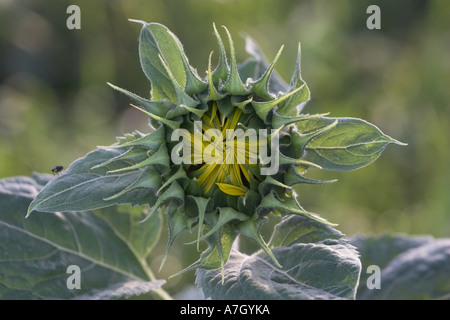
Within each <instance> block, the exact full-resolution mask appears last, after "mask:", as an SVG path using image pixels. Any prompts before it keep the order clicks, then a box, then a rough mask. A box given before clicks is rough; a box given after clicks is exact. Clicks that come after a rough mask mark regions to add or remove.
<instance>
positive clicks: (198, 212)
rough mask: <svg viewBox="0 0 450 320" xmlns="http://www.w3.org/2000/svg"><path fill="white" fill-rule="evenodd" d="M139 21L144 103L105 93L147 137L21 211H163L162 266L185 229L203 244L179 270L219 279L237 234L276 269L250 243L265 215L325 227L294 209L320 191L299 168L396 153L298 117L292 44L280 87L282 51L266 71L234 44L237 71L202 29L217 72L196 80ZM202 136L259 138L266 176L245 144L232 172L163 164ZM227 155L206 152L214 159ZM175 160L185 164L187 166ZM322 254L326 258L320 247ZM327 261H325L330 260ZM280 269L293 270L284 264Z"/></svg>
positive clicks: (373, 138) (344, 165)
mask: <svg viewBox="0 0 450 320" xmlns="http://www.w3.org/2000/svg"><path fill="white" fill-rule="evenodd" d="M138 22H140V21H138ZM140 23H141V24H142V26H143V27H142V30H141V34H140V38H139V55H140V61H141V65H142V69H143V71H144V73H145V75H146V76H147V78H148V79H149V80H150V82H151V99H147V98H142V97H139V96H137V95H136V94H134V93H132V92H130V91H127V90H125V89H122V88H119V87H117V86H115V85H112V84H110V86H111V87H112V88H114V89H115V90H118V91H119V92H121V93H123V94H125V95H127V96H128V97H130V98H131V99H132V100H134V103H135V104H137V105H138V106H135V107H136V108H138V109H140V110H141V111H143V112H144V113H145V114H147V115H148V116H149V118H150V125H151V127H152V128H153V129H154V130H152V131H151V132H150V133H148V134H143V133H140V132H137V131H136V132H133V133H131V134H127V135H125V136H124V137H120V138H118V140H117V143H115V144H113V145H111V146H107V147H99V148H98V149H96V150H94V151H92V152H91V153H89V154H88V155H86V156H85V157H84V158H81V159H79V160H77V161H75V162H74V163H72V165H71V166H70V167H69V168H68V169H67V170H66V171H65V172H63V173H62V174H59V175H57V176H56V177H55V178H53V179H52V180H51V181H50V182H49V183H48V184H47V185H46V186H45V187H44V188H43V189H42V191H41V192H40V193H39V194H38V196H37V197H36V198H35V199H34V201H33V202H32V203H31V205H30V207H29V210H28V214H30V213H31V211H33V210H36V211H43V212H56V211H78V210H93V209H97V208H102V207H106V206H110V205H116V204H122V203H131V204H132V205H141V204H148V205H149V206H150V207H151V209H150V210H149V213H148V215H147V216H146V218H145V219H148V218H150V217H151V216H152V215H153V214H154V213H155V212H156V211H157V210H158V209H164V212H165V213H166V215H167V221H168V227H169V239H168V244H167V250H166V252H165V257H166V256H167V252H168V250H169V249H170V247H171V246H172V244H173V242H174V239H175V238H176V237H177V235H179V234H180V233H181V232H182V231H184V230H192V229H193V228H195V227H197V231H196V233H197V241H196V243H197V247H199V246H198V243H199V242H200V240H205V241H207V243H208V244H209V247H208V249H207V250H206V251H204V252H203V253H202V254H201V256H200V259H199V260H198V261H197V262H195V263H194V264H193V265H191V266H190V267H188V268H187V269H185V270H190V269H193V268H201V269H206V270H213V269H217V268H220V267H222V277H224V275H225V273H224V272H223V268H224V265H225V263H226V262H227V260H228V258H229V256H230V252H231V248H232V244H233V242H234V241H235V239H236V237H237V236H238V235H239V234H241V235H244V236H246V237H248V238H250V239H253V240H254V241H255V242H256V243H257V244H258V245H259V246H260V247H261V249H262V250H263V251H264V252H265V254H266V255H267V257H269V258H270V259H271V260H272V262H273V263H274V265H275V267H276V268H283V262H282V261H280V262H279V261H278V260H277V258H276V255H277V254H279V253H280V252H281V251H280V250H278V251H276V252H275V254H273V253H272V250H271V248H270V246H269V245H267V244H266V243H265V242H264V240H263V238H262V237H261V234H260V227H261V225H262V224H263V222H264V221H265V220H266V217H267V215H268V214H270V213H275V214H281V215H286V216H288V215H299V216H302V218H303V219H304V221H303V220H302V221H303V222H302V223H303V224H305V223H306V224H307V221H313V222H314V223H319V224H324V225H333V224H331V223H329V222H328V221H327V220H325V219H323V218H321V217H319V216H318V215H316V214H313V213H310V212H308V211H306V210H305V209H303V208H302V207H301V205H300V204H299V203H298V202H297V199H296V194H295V192H294V189H293V187H294V186H295V185H297V184H302V183H307V184H317V183H329V182H332V181H318V180H313V179H311V178H308V177H306V176H304V174H305V173H306V171H307V169H308V168H310V167H314V168H320V169H325V170H338V171H347V170H354V169H358V168H361V167H363V166H365V165H368V164H370V163H371V162H373V161H374V160H375V159H377V158H378V156H379V155H380V154H381V152H382V151H383V150H384V148H385V147H386V146H387V145H389V144H391V143H395V144H400V143H399V142H398V141H397V140H395V139H392V138H390V137H388V136H386V135H385V134H383V133H382V132H381V131H380V130H379V129H378V128H377V127H375V126H374V125H372V124H369V123H367V122H365V121H363V120H360V119H354V118H330V117H326V116H325V115H323V114H315V115H308V114H303V113H301V111H302V107H303V106H304V104H305V103H306V102H307V101H308V100H309V98H310V92H309V89H308V87H307V85H306V83H305V82H304V81H303V79H302V77H301V72H300V46H299V48H298V57H297V63H296V65H295V69H294V72H293V75H292V79H291V81H290V83H289V84H286V83H285V82H284V81H283V80H281V78H280V77H279V76H278V75H277V74H276V73H275V71H274V66H275V63H276V61H277V60H278V58H279V57H280V54H281V51H282V49H280V51H279V52H278V53H277V55H276V57H275V58H274V60H273V62H272V63H270V64H269V63H267V62H266V60H265V58H264V57H263V55H262V54H261V51H260V49H259V48H258V46H257V45H256V44H255V43H254V42H253V41H252V39H250V38H249V37H246V41H247V43H246V48H247V50H248V52H249V53H250V55H251V57H250V58H249V59H248V60H246V61H244V62H243V63H242V64H238V63H237V61H236V57H235V51H234V45H233V41H232V38H231V35H230V33H229V32H228V30H227V29H226V28H224V32H225V34H226V39H227V43H228V49H229V50H228V53H227V52H226V50H225V45H224V42H223V40H222V37H221V36H220V34H219V32H218V31H217V29H216V27H215V26H214V28H213V29H214V35H215V37H216V38H217V42H218V45H219V51H218V57H219V59H218V64H217V66H216V67H215V68H214V69H213V68H212V66H211V59H212V53H211V55H210V56H209V62H208V70H207V72H206V75H205V76H204V77H200V76H199V75H198V73H197V71H196V70H195V69H194V68H193V67H192V66H190V64H189V61H188V58H187V57H186V56H185V53H184V51H183V47H182V45H181V43H180V41H179V40H178V39H177V37H176V36H175V35H174V34H173V33H172V32H171V31H170V30H169V29H167V28H166V27H165V26H163V25H161V24H157V23H149V24H147V23H145V22H140ZM196 121H201V122H202V123H203V124H202V125H203V127H202V128H197V127H196ZM196 128H197V133H196ZM213 128H215V129H217V130H219V131H220V132H221V133H222V136H221V137H220V141H221V142H223V141H224V140H225V136H226V134H225V131H226V129H231V128H232V129H242V130H244V129H246V130H248V129H254V130H266V131H267V132H269V134H268V135H267V137H266V139H265V140H259V141H258V145H259V146H262V145H266V146H267V147H268V148H269V149H270V150H268V154H270V155H277V157H278V158H277V159H278V161H279V163H278V168H277V171H276V172H275V173H273V174H270V175H263V174H262V169H263V168H266V167H267V166H268V164H267V162H265V161H264V159H263V158H262V155H261V153H259V152H257V153H255V154H253V155H254V156H255V157H256V160H257V161H256V163H250V158H251V156H252V152H250V150H249V148H250V145H251V142H249V143H245V142H244V143H243V144H242V145H241V146H240V147H239V145H238V146H237V151H236V152H237V153H239V152H241V153H242V154H243V155H244V158H245V162H244V163H238V162H237V161H235V162H232V163H226V164H221V163H217V162H211V163H208V162H207V161H206V160H205V159H206V158H205V156H204V155H203V158H200V160H201V161H200V162H199V163H191V164H190V163H186V162H182V163H175V161H174V159H173V155H174V154H177V152H178V151H176V150H175V149H174V148H177V147H178V140H176V141H174V140H173V139H172V137H173V134H174V132H178V131H176V130H180V129H183V130H184V131H182V132H187V133H188V134H187V135H188V136H190V137H194V136H195V134H199V135H200V137H201V139H202V140H201V142H200V143H199V144H197V145H195V142H194V145H192V146H191V147H189V146H188V149H189V148H191V149H189V150H192V151H193V153H194V157H195V155H196V154H197V153H196V152H202V154H203V153H204V152H205V151H206V150H207V149H208V147H211V146H212V145H213V139H211V138H210V137H207V138H208V139H209V140H208V139H206V140H205V136H208V134H207V132H208V131H207V129H213ZM275 138H276V139H278V140H277V141H278V144H277V145H276V148H273V147H272V144H271V142H272V141H273V139H275ZM205 141H206V142H205ZM214 141H215V142H218V140H214ZM227 147H228V146H221V147H214V150H215V152H216V153H215V155H217V152H219V153H220V152H222V151H223V152H225V150H226V148H227ZM239 148H241V149H239ZM210 149H211V148H210ZM183 155H184V154H183ZM184 156H185V158H184V159H185V160H190V159H191V158H190V156H189V157H186V155H184ZM305 221H306V222H305ZM273 241H277V239H275V240H273ZM280 241H281V240H280ZM315 246H316V247H317V246H318V245H315ZM321 246H323V244H321ZM317 248H320V250H322V247H317ZM305 250H306V251H308V250H309V249H308V247H307V246H306V245H305V244H302V245H300V244H298V245H297V246H296V247H295V250H294V251H295V252H302V251H305ZM323 250H324V251H323V252H325V253H326V252H328V251H326V250H330V249H328V247H323ZM294 251H293V252H294ZM325 253H324V255H325ZM302 254H303V253H302ZM327 254H328V253H327ZM329 254H330V256H332V251H330V253H329ZM333 254H334V253H333ZM286 259H287V258H285V259H284V260H286ZM255 263H257V261H255ZM286 263H287V264H288V266H289V265H297V262H296V261H286ZM227 275H228V274H227ZM222 279H223V278H222ZM222 281H223V280H222ZM355 281H356V280H355Z"/></svg>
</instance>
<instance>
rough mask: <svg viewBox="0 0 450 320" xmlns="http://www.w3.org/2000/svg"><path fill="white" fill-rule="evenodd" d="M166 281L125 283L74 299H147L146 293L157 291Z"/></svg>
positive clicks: (133, 281) (93, 291) (132, 281)
mask: <svg viewBox="0 0 450 320" xmlns="http://www.w3.org/2000/svg"><path fill="white" fill-rule="evenodd" d="M165 282H166V281H165V280H154V281H145V282H144V281H135V280H131V281H127V282H123V283H118V284H114V285H111V286H108V287H107V288H105V289H102V290H91V291H92V292H89V293H86V294H83V295H80V296H77V297H75V299H76V300H116V299H133V298H137V297H142V296H144V297H148V293H149V292H152V291H155V290H157V289H159V288H160V287H161V286H162V285H163V284H164V283H165Z"/></svg>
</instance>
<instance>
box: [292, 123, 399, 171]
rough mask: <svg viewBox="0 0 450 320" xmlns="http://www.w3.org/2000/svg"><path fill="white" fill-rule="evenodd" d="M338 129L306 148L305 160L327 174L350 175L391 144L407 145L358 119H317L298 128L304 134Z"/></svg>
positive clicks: (318, 138)
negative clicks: (347, 172) (339, 172)
mask: <svg viewBox="0 0 450 320" xmlns="http://www.w3.org/2000/svg"><path fill="white" fill-rule="evenodd" d="M336 120H337V123H336V125H334V126H332V127H330V128H329V129H328V130H326V131H325V132H323V133H321V134H320V135H318V136H317V137H315V138H314V139H312V140H311V141H309V143H308V144H307V145H306V148H305V151H306V152H305V155H304V156H303V158H302V159H303V160H306V161H310V162H313V163H315V164H317V165H319V166H321V167H322V168H323V169H325V170H336V171H348V170H354V169H358V168H361V167H364V166H366V165H368V164H370V163H372V162H373V161H375V160H376V159H377V158H378V157H379V156H380V154H381V152H382V151H383V150H384V149H385V148H386V146H388V145H389V144H391V143H394V144H399V145H403V143H401V142H399V141H397V140H395V139H393V138H391V137H389V136H387V135H385V134H384V133H382V132H381V131H380V129H378V128H377V127H376V126H374V125H373V124H370V123H368V122H366V121H364V120H361V119H355V118H315V119H310V120H306V121H301V122H299V123H298V124H297V126H298V128H299V129H300V132H302V133H303V132H306V133H308V132H314V131H317V130H320V128H324V127H327V126H330V125H331V124H333V123H334V122H336Z"/></svg>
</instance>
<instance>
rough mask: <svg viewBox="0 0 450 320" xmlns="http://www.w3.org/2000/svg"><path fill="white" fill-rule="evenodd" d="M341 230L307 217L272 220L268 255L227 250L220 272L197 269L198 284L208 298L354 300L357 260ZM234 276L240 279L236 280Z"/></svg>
mask: <svg viewBox="0 0 450 320" xmlns="http://www.w3.org/2000/svg"><path fill="white" fill-rule="evenodd" d="M342 238H343V234H342V233H340V232H339V231H337V230H335V229H333V228H332V227H331V226H329V225H324V224H323V223H320V222H318V221H315V220H313V219H311V218H310V217H308V216H300V215H287V216H285V217H284V218H283V220H282V221H281V222H280V223H279V224H277V226H276V227H275V230H274V233H273V235H272V238H271V241H270V242H269V247H270V248H271V250H272V254H273V256H274V257H275V259H276V261H278V263H279V264H280V265H281V266H282V268H280V267H278V266H276V265H275V263H274V262H273V261H274V260H273V258H272V257H271V255H269V254H267V253H266V252H262V251H261V252H259V253H256V254H253V255H246V254H244V253H241V252H238V251H234V250H233V251H232V252H231V255H230V258H229V260H228V263H227V264H226V265H225V268H224V274H223V283H222V275H221V271H220V270H205V269H198V270H197V284H198V285H199V287H201V288H202V290H203V292H204V293H205V296H207V297H211V298H212V299H354V298H355V295H356V287H357V284H358V279H359V274H360V269H361V264H360V260H359V257H358V254H357V252H356V251H355V247H354V246H352V245H350V244H349V243H348V241H346V240H343V239H342ZM237 279H239V280H238V281H237Z"/></svg>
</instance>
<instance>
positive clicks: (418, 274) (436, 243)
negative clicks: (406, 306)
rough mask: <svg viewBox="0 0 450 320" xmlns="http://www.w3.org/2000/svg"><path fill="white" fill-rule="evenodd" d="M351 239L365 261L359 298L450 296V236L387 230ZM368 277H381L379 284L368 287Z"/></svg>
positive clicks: (433, 297) (445, 297)
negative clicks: (393, 233) (393, 232)
mask: <svg viewBox="0 0 450 320" xmlns="http://www.w3.org/2000/svg"><path fill="white" fill-rule="evenodd" d="M351 242H352V243H353V244H355V245H356V246H357V247H358V249H359V251H360V252H361V261H362V265H363V272H362V273H361V279H360V284H359V288H358V295H357V298H358V299H364V300H366V299H383V300H385V299H391V300H392V299H393V300H398V299H402V300H403V299H450V239H434V238H432V237H430V236H405V235H389V234H387V235H378V236H367V237H363V236H358V237H354V238H353V239H352V241H351ZM369 266H377V267H378V268H377V269H378V270H379V271H380V272H379V274H378V275H376V274H375V273H374V271H373V270H374V269H368V267H369ZM366 271H367V272H366ZM369 277H379V284H380V287H379V288H373V287H372V286H370V287H369V286H368V285H367V282H368V280H369V282H371V283H372V282H373V281H372V280H371V279H368V278H369Z"/></svg>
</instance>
